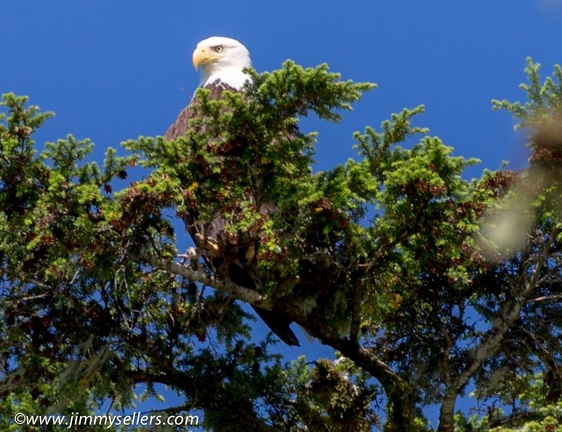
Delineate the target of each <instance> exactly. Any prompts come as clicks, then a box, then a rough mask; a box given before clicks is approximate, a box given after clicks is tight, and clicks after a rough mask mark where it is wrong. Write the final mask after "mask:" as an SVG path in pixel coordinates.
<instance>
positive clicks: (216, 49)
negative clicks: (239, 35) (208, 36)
mask: <svg viewBox="0 0 562 432" xmlns="http://www.w3.org/2000/svg"><path fill="white" fill-rule="evenodd" d="M213 49H214V50H215V51H216V52H218V53H221V52H222V50H223V47H222V45H217V46H216V47H213Z"/></svg>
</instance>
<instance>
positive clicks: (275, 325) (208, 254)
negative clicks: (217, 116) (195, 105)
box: [164, 82, 299, 346]
mask: <svg viewBox="0 0 562 432" xmlns="http://www.w3.org/2000/svg"><path fill="white" fill-rule="evenodd" d="M205 88H207V89H209V90H210V92H211V93H210V97H211V98H212V99H220V98H221V96H222V92H223V91H224V90H229V91H234V92H235V91H237V90H236V89H234V88H232V87H229V86H227V85H224V84H221V83H220V82H215V83H212V84H210V85H208V86H206V87H205ZM194 115H195V113H194V111H193V109H192V107H191V104H189V105H188V106H187V107H186V108H184V109H183V110H182V111H181V113H180V114H179V116H178V118H177V119H176V121H175V122H174V123H173V124H172V125H171V126H170V127H169V128H168V130H167V131H166V134H165V135H164V136H165V138H166V139H167V140H173V139H176V138H178V137H181V136H183V135H185V133H186V132H187V130H188V122H189V119H190V118H192V117H193V116H194ZM273 207H274V206H273V205H271V204H262V205H261V207H260V209H261V211H265V212H268V211H270V210H271V209H272V208H273ZM184 221H185V225H186V229H187V231H188V232H189V234H190V236H191V238H192V239H193V241H194V243H195V245H196V246H197V248H198V249H199V251H200V252H201V255H202V256H203V257H204V259H205V260H206V262H207V263H208V264H209V265H210V267H211V268H212V269H213V271H215V272H216V274H217V275H218V276H219V277H220V278H223V279H224V278H228V279H230V280H231V281H232V282H234V283H235V284H236V285H239V286H242V287H245V288H249V289H254V290H255V289H256V288H258V287H259V286H260V281H259V275H258V270H257V268H258V267H257V262H256V253H257V251H258V249H259V242H258V241H257V240H249V241H247V242H246V243H245V244H240V242H237V243H236V244H233V243H232V242H230V241H229V238H228V236H226V235H225V234H226V233H225V232H224V226H225V220H224V219H223V218H222V217H221V216H220V215H217V216H216V217H214V218H212V220H207V221H206V220H200V218H199V217H198V212H197V210H196V209H193V210H192V211H189V212H188V214H187V215H185V216H184ZM252 307H253V308H254V310H255V311H256V313H257V314H258V315H259V316H260V317H261V319H263V321H264V322H265V323H266V324H267V325H268V326H269V328H270V329H271V330H272V331H273V332H274V333H275V334H276V335H277V336H278V337H279V338H280V339H281V340H282V341H283V342H285V343H286V344H288V345H291V346H298V345H299V341H298V339H297V337H296V336H295V334H294V333H293V331H292V330H291V329H290V327H289V326H290V324H291V322H292V321H291V319H289V318H288V317H287V316H285V315H283V314H279V313H275V312H271V311H268V310H265V309H261V308H258V307H256V306H252Z"/></svg>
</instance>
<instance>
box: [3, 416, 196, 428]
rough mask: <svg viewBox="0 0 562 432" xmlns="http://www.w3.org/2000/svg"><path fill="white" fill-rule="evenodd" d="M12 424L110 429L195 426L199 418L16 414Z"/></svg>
mask: <svg viewBox="0 0 562 432" xmlns="http://www.w3.org/2000/svg"><path fill="white" fill-rule="evenodd" d="M14 423H15V424H18V425H27V426H41V425H44V426H47V425H53V426H63V427H66V428H67V429H73V428H79V427H80V426H105V427H106V428H107V429H111V428H113V427H114V426H164V425H166V426H197V425H198V424H199V417H198V416H196V415H170V416H167V415H162V414H143V413H141V412H134V413H133V414H128V415H112V414H104V415H82V414H78V413H72V414H70V415H67V416H63V415H58V416H54V415H50V416H33V415H27V414H24V413H18V414H16V415H15V416H14Z"/></svg>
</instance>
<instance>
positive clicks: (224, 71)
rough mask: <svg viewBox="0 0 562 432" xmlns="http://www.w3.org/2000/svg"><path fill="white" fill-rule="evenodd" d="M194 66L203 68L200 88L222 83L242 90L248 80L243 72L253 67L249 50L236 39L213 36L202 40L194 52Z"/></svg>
mask: <svg viewBox="0 0 562 432" xmlns="http://www.w3.org/2000/svg"><path fill="white" fill-rule="evenodd" d="M193 66H194V67H195V69H197V68H198V67H201V81H200V82H199V86H200V87H205V86H207V85H209V84H212V83H214V82H215V81H220V82H221V83H222V84H226V85H228V86H230V87H232V88H234V89H236V90H240V89H241V88H242V86H243V85H244V83H245V82H246V81H247V80H248V75H247V74H245V73H244V72H242V70H243V69H244V68H246V67H250V66H252V61H251V60H250V53H249V51H248V50H247V48H246V47H245V46H244V45H242V44H241V43H240V42H238V41H237V40H235V39H231V38H227V37H221V36H213V37H210V38H208V39H205V40H202V41H201V42H199V43H198V44H197V48H195V51H193Z"/></svg>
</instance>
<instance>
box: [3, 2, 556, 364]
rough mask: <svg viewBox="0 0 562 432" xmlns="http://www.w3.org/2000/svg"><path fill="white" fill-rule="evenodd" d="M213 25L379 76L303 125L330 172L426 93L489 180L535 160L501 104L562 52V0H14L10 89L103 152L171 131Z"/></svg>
mask: <svg viewBox="0 0 562 432" xmlns="http://www.w3.org/2000/svg"><path fill="white" fill-rule="evenodd" d="M213 35H222V36H229V37H233V38H236V39H238V40H240V41H241V42H242V43H244V44H245V45H246V46H247V47H248V49H249V50H250V53H251V55H252V59H253V63H254V67H255V68H256V69H257V70H258V71H264V70H273V69H277V68H279V67H280V66H281V64H282V62H283V61H284V60H286V59H289V58H290V59H292V60H294V61H296V62H297V63H299V64H301V65H303V66H316V65H318V64H320V63H324V62H326V63H328V65H329V66H330V68H331V70H333V71H335V72H340V73H341V74H342V77H343V78H344V79H352V80H354V81H371V82H376V83H377V84H378V86H379V87H378V88H377V89H375V90H374V91H372V92H370V93H368V94H367V95H365V97H364V99H363V100H362V101H361V102H359V103H358V104H356V105H355V106H354V111H353V112H349V113H345V114H344V120H343V121H342V122H341V124H339V125H332V124H325V123H321V122H319V121H316V120H314V119H312V120H307V121H306V122H304V123H303V126H302V127H303V129H305V130H307V131H309V130H318V131H319V133H320V134H319V137H318V141H319V145H318V147H317V161H318V169H329V168H331V167H333V166H334V165H336V164H338V163H343V162H345V160H346V159H347V158H349V157H352V156H353V155H354V151H353V150H352V146H353V139H352V133H353V132H354V131H356V130H363V129H364V127H365V126H366V125H372V126H375V127H378V126H379V125H380V123H381V121H383V120H385V119H386V118H388V117H389V116H390V114H391V113H393V112H399V111H400V110H402V109H403V108H404V107H412V108H413V107H415V106H417V105H419V104H425V106H426V114H424V115H422V116H420V117H418V120H417V124H418V125H420V126H427V127H429V128H430V131H431V132H430V134H431V135H437V136H439V137H441V139H442V140H443V141H444V142H445V143H446V144H447V145H450V146H453V147H454V148H455V151H454V154H455V155H462V156H465V157H476V158H479V159H481V160H482V162H483V163H482V164H481V165H479V166H477V167H476V168H473V169H471V171H469V172H468V173H467V177H476V176H479V175H480V173H481V171H482V169H484V168H490V169H496V168H498V167H499V166H500V164H501V162H502V160H510V161H512V165H511V166H512V167H513V168H520V167H522V166H524V165H525V161H526V155H525V153H524V151H523V149H522V139H523V138H522V137H520V136H518V135H516V134H515V133H514V131H513V125H514V122H513V121H512V119H511V118H510V116H509V115H508V114H507V113H501V112H500V113H497V112H493V111H492V110H491V103H490V101H491V99H493V98H497V99H504V98H507V99H508V100H523V98H524V93H523V92H522V91H521V90H520V89H519V88H518V85H519V83H520V82H522V81H523V80H524V79H525V76H524V73H523V68H524V67H525V59H526V57H527V56H531V57H533V59H534V60H535V61H537V62H540V63H541V64H542V66H543V67H542V73H543V76H545V75H547V74H550V73H551V72H552V69H553V65H554V64H556V63H562V49H561V47H562V0H524V1H517V2H515V1H513V2H506V1H493V0H471V1H470V2H469V1H464V2H463V1H450V0H449V1H446V0H434V1H426V2H422V1H404V0H397V1H381V0H376V1H375V0H371V1H366V0H365V1H349V0H348V1H346V2H335V1H332V2H330V1H320V0H311V1H302V0H301V1H298V0H285V1H283V2H280V1H238V2H233V1H224V0H215V1H213V2H193V1H185V0H168V1H166V2H149V1H146V0H135V1H133V0H121V1H110V0H98V1H96V2H71V1H62V0H51V1H49V2H38V1H36V2H31V1H27V2H26V1H18V2H8V1H5V2H2V11H1V23H0V53H1V60H0V93H4V92H10V91H11V92H15V93H17V94H26V95H29V96H30V97H31V103H33V104H37V105H39V106H40V107H41V108H42V109H44V110H52V111H55V112H56V117H55V118H54V119H52V120H50V121H49V122H47V123H46V125H45V127H44V128H43V129H42V130H41V131H39V133H38V134H37V135H36V136H35V138H36V140H37V141H38V143H39V144H42V143H44V142H45V141H54V140H56V139H58V138H64V137H65V136H66V134H68V133H72V134H73V135H74V136H75V137H77V138H86V137H88V138H91V139H92V140H93V141H94V143H95V144H96V151H95V154H94V155H93V158H95V159H96V160H98V161H101V158H102V155H103V153H104V152H105V149H106V148H107V147H109V146H113V147H118V146H119V144H120V142H121V141H124V140H126V139H130V138H136V137H138V136H139V135H143V136H155V135H159V134H163V133H164V131H165V130H166V128H167V127H168V126H169V124H170V123H171V122H172V121H173V120H174V119H175V117H176V115H177V114H178V113H179V111H180V110H181V109H182V108H183V107H184V106H185V105H186V103H187V102H188V101H189V99H190V95H191V94H192V93H193V91H194V89H195V87H196V86H197V83H198V82H199V79H198V75H197V73H196V72H195V71H194V70H193V68H192V66H191V52H192V51H193V48H194V47H195V45H196V44H197V42H198V41H199V40H202V39H204V38H207V37H209V36H213ZM309 348H310V349H308V350H307V351H310V350H315V351H314V352H312V354H316V355H317V354H319V353H320V352H323V353H328V352H329V351H326V350H325V349H320V348H319V347H318V346H317V345H314V346H310V347H309ZM284 352H285V351H284ZM290 353H291V354H290V355H291V356H292V357H295V356H297V355H299V354H301V352H300V351H299V352H296V351H295V350H292V351H290ZM309 354H311V353H310V352H309Z"/></svg>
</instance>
